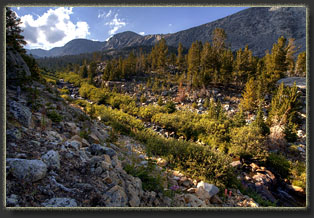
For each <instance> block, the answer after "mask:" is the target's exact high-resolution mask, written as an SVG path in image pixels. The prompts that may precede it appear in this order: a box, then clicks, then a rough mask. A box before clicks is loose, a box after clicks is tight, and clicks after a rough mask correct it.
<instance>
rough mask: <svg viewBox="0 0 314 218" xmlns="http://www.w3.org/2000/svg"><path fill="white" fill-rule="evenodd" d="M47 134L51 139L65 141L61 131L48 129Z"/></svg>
mask: <svg viewBox="0 0 314 218" xmlns="http://www.w3.org/2000/svg"><path fill="white" fill-rule="evenodd" d="M47 135H48V138H49V139H50V140H51V141H54V140H56V141H58V142H62V141H63V138H62V136H61V135H60V134H59V133H57V132H55V131H48V132H47Z"/></svg>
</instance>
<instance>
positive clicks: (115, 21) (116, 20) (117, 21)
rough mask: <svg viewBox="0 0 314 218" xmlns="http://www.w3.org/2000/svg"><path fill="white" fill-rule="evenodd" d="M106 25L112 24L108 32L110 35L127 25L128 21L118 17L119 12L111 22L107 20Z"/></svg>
mask: <svg viewBox="0 0 314 218" xmlns="http://www.w3.org/2000/svg"><path fill="white" fill-rule="evenodd" d="M105 25H106V26H110V30H109V31H108V33H109V35H113V34H115V33H116V32H117V31H118V30H119V29H121V28H122V27H124V26H126V22H124V21H122V20H121V19H120V18H118V14H115V15H114V18H113V19H112V20H111V21H110V22H106V23H105Z"/></svg>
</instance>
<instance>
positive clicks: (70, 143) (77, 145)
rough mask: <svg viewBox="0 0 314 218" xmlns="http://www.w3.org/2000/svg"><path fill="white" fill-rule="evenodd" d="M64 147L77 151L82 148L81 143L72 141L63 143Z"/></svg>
mask: <svg viewBox="0 0 314 218" xmlns="http://www.w3.org/2000/svg"><path fill="white" fill-rule="evenodd" d="M65 146H67V147H72V148H74V149H75V150H77V151H79V150H80V148H81V147H82V143H81V142H79V141H76V140H73V141H71V140H68V141H66V142H65Z"/></svg>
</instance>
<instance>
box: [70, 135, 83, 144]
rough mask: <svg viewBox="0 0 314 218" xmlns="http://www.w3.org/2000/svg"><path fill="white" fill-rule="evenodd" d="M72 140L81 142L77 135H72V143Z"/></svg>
mask: <svg viewBox="0 0 314 218" xmlns="http://www.w3.org/2000/svg"><path fill="white" fill-rule="evenodd" d="M74 140H75V141H79V142H82V140H83V139H82V138H81V137H80V136H79V135H74V136H72V138H71V141H74Z"/></svg>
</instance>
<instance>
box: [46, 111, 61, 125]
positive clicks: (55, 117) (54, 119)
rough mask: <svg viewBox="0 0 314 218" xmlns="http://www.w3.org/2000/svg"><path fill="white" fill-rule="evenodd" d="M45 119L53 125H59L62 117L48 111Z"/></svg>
mask: <svg viewBox="0 0 314 218" xmlns="http://www.w3.org/2000/svg"><path fill="white" fill-rule="evenodd" d="M47 117H48V118H49V119H50V120H51V121H52V122H55V123H59V122H61V121H62V119H63V117H62V115H60V114H58V113H57V112H56V111H55V110H52V111H48V112H47Z"/></svg>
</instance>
